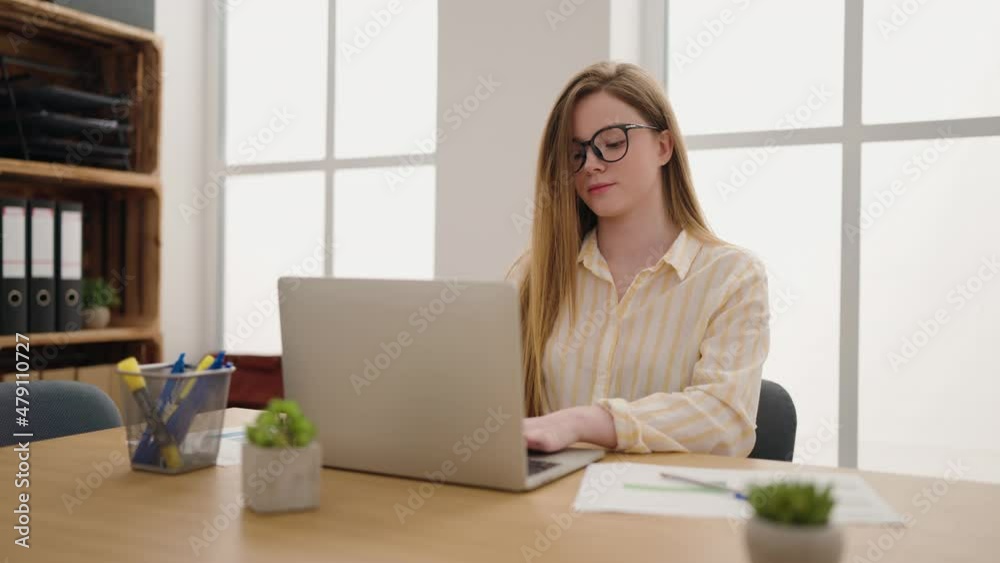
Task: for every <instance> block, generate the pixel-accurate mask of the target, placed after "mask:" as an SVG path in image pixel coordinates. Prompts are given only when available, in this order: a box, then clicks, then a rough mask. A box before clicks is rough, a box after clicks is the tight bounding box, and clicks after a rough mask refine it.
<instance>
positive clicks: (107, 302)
mask: <svg viewBox="0 0 1000 563" xmlns="http://www.w3.org/2000/svg"><path fill="white" fill-rule="evenodd" d="M121 303H122V301H121V298H120V297H118V292H117V291H115V290H114V288H112V287H111V284H109V283H108V282H106V281H104V279H103V278H87V279H85V280H83V307H84V308H85V309H90V308H93V307H117V306H119V305H121Z"/></svg>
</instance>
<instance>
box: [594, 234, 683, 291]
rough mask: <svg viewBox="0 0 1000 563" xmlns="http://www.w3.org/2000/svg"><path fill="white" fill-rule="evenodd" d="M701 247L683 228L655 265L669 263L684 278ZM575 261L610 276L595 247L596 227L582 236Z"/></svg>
mask: <svg viewBox="0 0 1000 563" xmlns="http://www.w3.org/2000/svg"><path fill="white" fill-rule="evenodd" d="M701 247H702V243H701V241H699V240H698V239H696V238H694V237H693V236H690V235H689V234H688V232H687V230H686V229H683V230H681V232H680V234H679V235H677V239H676V240H675V241H674V243H673V244H672V245H670V248H669V249H667V252H666V254H664V255H663V257H661V258H660V259H659V261H658V262H657V265H658V264H659V263H661V262H662V263H664V264H669V265H670V266H671V267H673V269H674V271H676V272H677V277H679V278H680V279H681V280H684V278H685V277H686V276H687V274H688V272H689V271H690V270H691V264H693V263H694V259H695V257H696V256H697V255H698V251H700V250H701ZM576 261H577V263H582V264H583V265H584V266H585V267H586V268H587V269H588V270H590V271H591V272H593V273H594V274H596V275H597V276H599V277H606V278H608V279H610V278H611V272H610V270H609V268H608V263H607V262H606V261H605V260H604V256H602V255H601V251H600V249H598V248H597V229H596V228H594V229H591V230H590V231H589V232H588V233H587V234H586V236H584V239H583V244H581V245H580V253H579V254H578V255H577V258H576ZM654 268H655V266H654Z"/></svg>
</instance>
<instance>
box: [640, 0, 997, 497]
mask: <svg viewBox="0 0 1000 563" xmlns="http://www.w3.org/2000/svg"><path fill="white" fill-rule="evenodd" d="M665 4H666V9H664V8H663V7H662V6H660V7H657V6H653V5H646V6H644V7H643V9H644V10H645V11H646V14H645V17H644V18H643V19H644V20H649V19H650V18H662V20H660V21H663V22H664V24H663V25H662V26H660V27H659V28H658V29H657V28H656V27H655V26H647V27H646V28H645V29H647V30H650V29H652V30H654V31H652V32H649V31H647V35H649V37H645V38H644V40H643V45H644V47H643V48H644V49H645V51H644V52H643V53H642V54H641V55H642V60H643V61H644V63H645V64H646V65H647V67H650V68H651V70H653V71H654V73H655V74H657V75H658V76H662V77H663V78H664V80H665V84H666V87H667V92H668V95H669V96H670V99H671V102H672V103H673V105H674V109H675V111H676V113H677V116H678V120H679V121H680V127H681V130H682V131H683V132H684V134H685V138H686V141H687V144H688V147H689V149H690V150H691V165H692V170H693V174H694V180H695V185H696V188H697V190H698V192H699V196H700V198H701V200H702V203H703V205H704V207H705V210H706V213H707V215H708V218H709V220H710V222H711V223H712V225H713V227H714V228H715V229H716V231H717V232H718V233H719V234H720V236H722V237H723V238H725V239H727V240H729V241H731V242H734V243H736V244H740V245H743V246H746V247H748V248H750V249H752V250H753V251H755V252H756V253H757V254H758V255H759V256H760V257H761V258H762V259H763V260H764V261H765V263H766V264H767V266H768V270H769V278H770V290H771V313H772V349H771V355H770V358H769V359H768V362H767V364H766V365H765V369H764V377H765V378H768V379H772V380H775V381H777V382H779V383H781V384H782V385H784V386H785V387H786V388H788V389H789V391H790V392H791V394H792V397H793V399H794V400H795V402H796V407H797V409H798V413H799V424H798V433H797V443H796V455H795V457H796V460H798V461H802V462H805V463H810V464H821V465H823V464H825V465H833V464H840V465H843V466H849V467H850V466H859V467H861V468H864V469H872V470H885V471H897V472H917V473H922V474H927V475H938V476H940V475H942V474H943V472H944V470H945V469H946V468H947V467H948V464H949V462H952V463H954V464H958V465H959V466H961V462H964V464H965V465H967V466H969V467H971V469H970V470H969V472H968V473H967V474H966V475H963V477H964V478H968V479H984V480H994V481H997V480H1000V446H997V445H996V440H995V439H993V436H992V432H991V430H992V429H995V428H997V427H1000V415H998V414H997V411H996V409H993V408H991V405H990V404H988V401H989V400H990V398H994V397H997V396H1000V384H998V382H997V379H996V378H995V377H991V376H990V374H991V373H995V371H996V369H995V361H993V357H992V346H991V344H990V343H992V342H996V341H997V339H998V338H1000V329H998V325H997V323H996V319H997V317H998V314H1000V263H998V262H997V260H998V257H1000V253H998V252H997V248H996V247H995V246H991V245H992V241H996V240H1000V227H998V226H997V223H996V222H995V221H994V220H993V217H992V214H993V212H994V211H995V210H996V209H1000V199H998V195H997V190H996V186H997V185H998V184H1000V174H998V172H997V171H996V169H995V167H994V166H993V165H992V164H993V162H992V161H993V160H995V155H996V154H998V152H1000V37H998V36H997V35H996V34H995V33H993V30H994V28H995V23H996V22H997V21H998V20H1000V5H993V4H990V3H984V2H977V1H975V0H960V1H954V2H943V3H934V2H923V1H917V0H867V1H864V2H862V0H841V1H840V2H822V3H802V2H795V1H794V0H771V1H769V2H758V1H754V0H712V1H708V2H706V1H698V2H695V1H694V0H674V1H671V2H668V3H665Z"/></svg>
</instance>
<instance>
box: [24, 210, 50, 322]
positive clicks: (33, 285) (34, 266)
mask: <svg viewBox="0 0 1000 563" xmlns="http://www.w3.org/2000/svg"><path fill="white" fill-rule="evenodd" d="M55 219H56V217H55V203H53V202H51V201H44V200H31V201H29V202H28V330H29V331H30V332H52V331H54V330H55V326H56V307H55V291H56V278H55V275H56V271H55V265H56V221H55Z"/></svg>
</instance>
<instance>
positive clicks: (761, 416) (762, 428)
mask: <svg viewBox="0 0 1000 563" xmlns="http://www.w3.org/2000/svg"><path fill="white" fill-rule="evenodd" d="M797 421H798V419H797V417H796V415H795V403H793V402H792V397H791V396H790V395H789V394H788V391H785V388H784V387H782V386H781V385H778V384H777V383H775V382H773V381H768V380H766V379H765V380H763V381H761V382H760V403H759V405H758V407H757V443H756V444H754V447H753V451H751V452H750V456H749V457H751V458H754V459H773V460H777V461H792V455H793V454H794V453H795V427H796V425H797Z"/></svg>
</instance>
